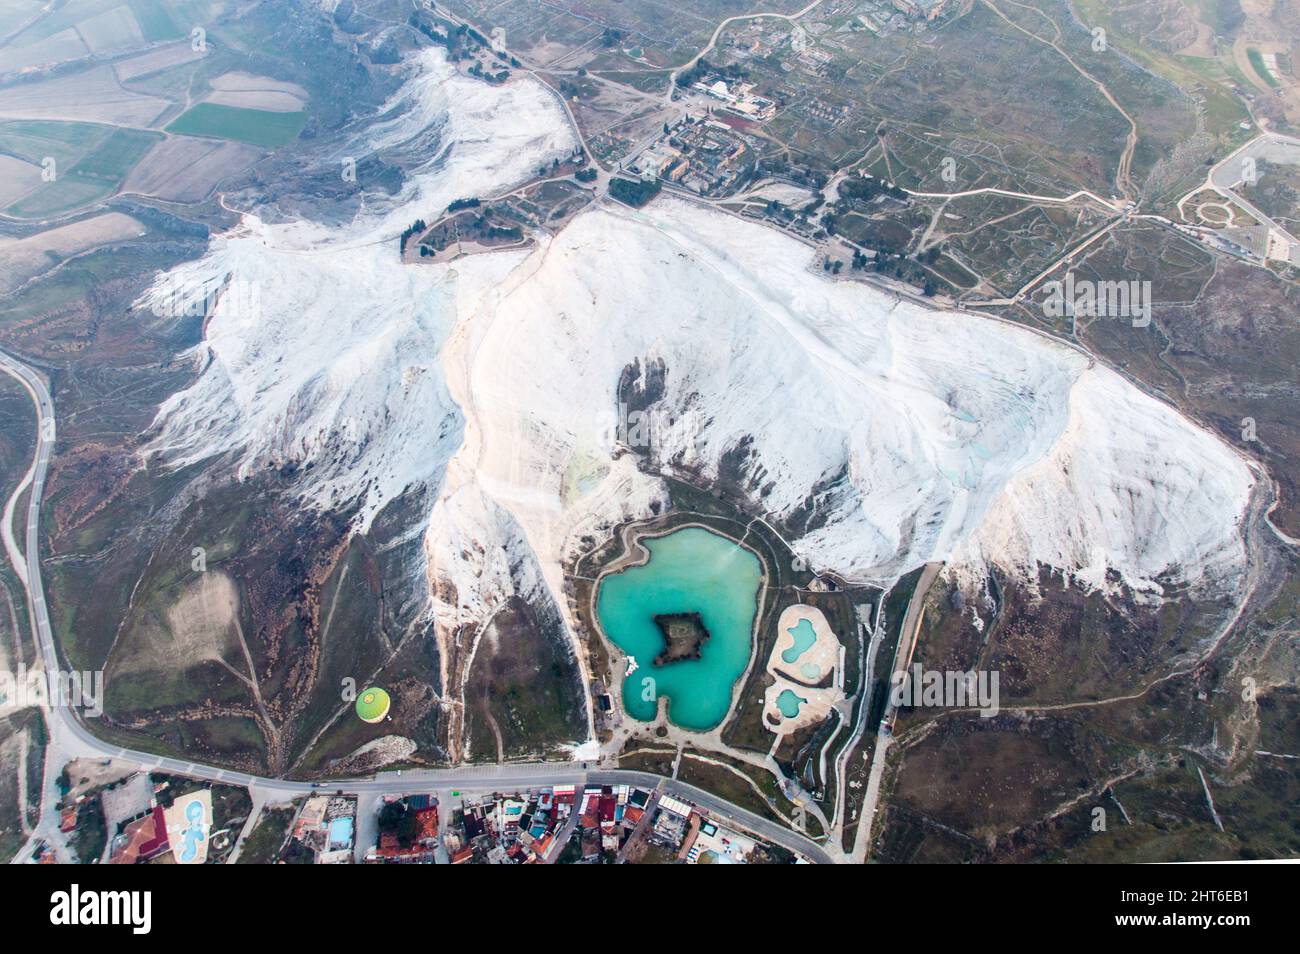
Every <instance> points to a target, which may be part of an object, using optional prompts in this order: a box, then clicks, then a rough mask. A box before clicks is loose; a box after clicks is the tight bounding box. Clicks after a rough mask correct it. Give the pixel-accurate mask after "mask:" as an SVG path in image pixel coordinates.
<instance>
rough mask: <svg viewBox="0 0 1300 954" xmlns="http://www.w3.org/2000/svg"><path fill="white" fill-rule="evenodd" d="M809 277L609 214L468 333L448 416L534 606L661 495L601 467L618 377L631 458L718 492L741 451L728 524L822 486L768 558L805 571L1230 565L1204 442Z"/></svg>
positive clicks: (1232, 531)
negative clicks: (462, 382) (589, 539)
mask: <svg viewBox="0 0 1300 954" xmlns="http://www.w3.org/2000/svg"><path fill="white" fill-rule="evenodd" d="M810 258H811V253H810V252H809V251H808V250H807V249H805V248H804V247H803V246H801V245H799V244H797V243H795V242H793V241H791V240H790V239H788V238H786V237H784V236H782V235H780V234H778V233H775V232H773V231H771V230H768V229H764V228H762V227H761V226H757V225H754V224H751V223H747V222H743V221H741V220H738V219H736V218H733V217H730V216H726V215H723V214H720V213H717V212H715V211H712V210H707V209H702V208H700V207H697V206H693V205H688V204H686V203H683V202H679V201H675V200H667V199H665V200H659V201H658V202H656V203H655V204H654V205H653V206H652V207H651V208H650V209H649V210H647V211H646V212H645V213H632V212H629V211H627V210H622V209H619V208H614V207H611V208H609V209H607V210H604V211H598V212H593V213H589V214H586V215H584V216H582V217H580V218H579V219H578V220H576V221H575V222H573V223H572V224H571V225H570V227H569V228H568V229H566V230H565V231H564V232H563V233H561V234H560V235H559V236H558V237H557V238H556V239H555V240H554V241H553V242H552V243H551V244H550V245H549V247H547V248H545V249H544V250H541V251H539V252H538V253H537V254H536V255H535V256H534V259H535V261H533V262H531V263H525V265H522V266H520V268H521V271H523V270H525V269H526V270H527V273H526V277H524V278H521V279H520V280H518V281H517V283H516V284H515V285H514V286H513V287H512V288H511V289H510V290H509V292H508V293H507V294H504V295H502V296H501V298H500V301H499V303H497V304H496V305H495V306H494V308H493V310H492V313H491V314H490V315H487V316H478V317H476V318H475V319H474V320H476V321H489V322H490V330H488V331H486V332H484V333H483V334H482V337H481V339H480V340H478V341H477V342H476V343H475V345H474V348H475V351H474V354H473V356H472V368H473V371H472V374H471V376H470V387H469V394H468V395H464V396H462V395H459V394H458V395H457V399H458V402H459V403H460V404H461V406H462V407H465V408H467V409H468V410H469V420H470V422H471V423H470V426H471V428H472V429H473V430H475V431H477V432H478V434H479V435H481V441H482V447H481V448H480V449H475V450H474V451H472V453H473V454H474V455H475V457H474V461H475V462H474V464H473V466H472V467H470V468H468V470H469V471H471V472H472V474H473V480H474V481H475V482H476V484H477V486H479V487H480V488H483V489H485V490H486V491H487V492H488V493H490V494H491V495H492V496H493V498H494V499H496V500H497V501H498V502H499V503H500V504H502V505H503V506H504V507H505V508H506V509H507V510H509V511H510V512H511V513H512V514H514V515H515V518H516V519H517V520H518V521H519V522H520V524H521V525H522V526H523V527H524V529H525V531H526V533H527V534H528V539H529V541H530V543H531V544H532V546H533V548H534V549H535V550H536V552H537V553H538V554H539V555H540V556H541V558H542V564H543V567H544V569H545V570H546V572H547V574H548V579H549V580H550V582H551V584H552V586H554V587H558V584H559V573H558V563H559V561H560V560H561V559H562V558H563V557H564V556H565V555H566V554H568V553H570V552H572V551H573V549H574V548H575V546H576V543H575V541H576V538H577V536H578V535H579V534H580V533H581V532H586V531H587V530H589V529H590V528H592V527H599V526H609V525H610V524H611V523H613V522H614V521H616V520H618V519H621V518H623V517H626V516H629V515H637V514H641V515H644V514H648V513H649V504H650V502H651V501H653V500H657V499H660V498H661V497H662V496H663V490H662V488H661V487H659V486H658V482H657V481H656V480H654V479H652V478H649V477H645V476H644V475H640V474H638V473H636V472H635V471H634V470H633V469H631V468H630V467H629V466H627V461H626V459H624V460H619V461H617V462H616V463H615V462H612V461H611V453H610V452H611V449H612V447H613V441H612V438H611V434H612V431H613V428H614V426H615V415H616V406H615V396H614V386H615V384H616V382H617V381H618V378H619V374H620V372H621V371H622V369H623V368H624V367H625V366H627V365H629V364H631V363H633V362H635V361H639V362H641V363H642V364H645V363H647V362H649V361H656V360H661V361H662V362H664V364H665V366H666V378H665V386H664V387H665V397H664V399H663V400H662V401H661V402H659V403H658V404H656V405H655V406H654V407H653V408H652V411H651V426H650V430H651V434H652V445H653V448H654V452H655V457H656V458H657V459H658V460H660V461H670V460H673V459H674V458H676V459H678V460H680V461H682V462H683V463H687V464H691V465H694V466H697V467H703V468H704V469H705V472H706V473H708V474H716V473H717V469H718V466H719V463H720V462H721V460H722V456H723V454H724V453H726V452H727V451H729V450H733V449H735V448H737V447H740V446H742V445H744V444H746V443H747V444H748V447H749V457H748V460H747V464H746V470H747V473H748V475H749V476H750V477H751V481H752V485H753V487H754V488H755V489H754V492H753V494H752V503H753V504H754V506H755V507H757V508H761V509H762V510H764V511H766V512H767V513H769V514H771V515H773V516H775V517H776V518H778V519H784V518H787V517H790V516H791V515H794V514H795V513H796V512H797V511H798V509H799V508H800V507H801V506H803V505H804V504H805V502H806V501H808V500H809V499H810V495H811V494H813V491H814V488H820V490H819V492H818V493H817V494H816V496H815V497H814V498H812V500H811V505H812V507H813V508H815V511H816V513H817V521H816V529H814V530H813V531H812V532H810V533H808V534H806V535H805V536H803V537H802V538H801V539H798V540H795V541H792V542H793V544H794V546H795V547H796V549H798V550H799V551H801V552H802V553H803V554H804V555H805V556H807V557H808V558H809V560H810V561H811V562H812V563H813V564H814V565H816V566H818V567H821V568H825V569H831V570H835V571H837V572H840V573H842V574H844V575H846V576H848V577H851V578H861V579H870V580H879V581H886V580H889V579H892V578H893V577H895V576H896V575H898V574H899V573H900V572H903V571H905V570H906V569H909V568H911V567H914V566H916V565H918V564H919V563H922V562H924V561H927V560H935V559H944V560H948V561H950V562H955V563H958V564H965V565H968V566H969V567H970V568H971V569H972V570H975V569H977V568H978V569H981V570H982V568H983V567H984V566H985V565H987V564H989V563H996V564H999V565H1001V566H1003V567H1004V568H1007V569H1012V570H1015V569H1019V570H1022V571H1025V572H1027V573H1032V572H1033V570H1034V568H1035V566H1036V564H1038V563H1043V564H1047V565H1050V566H1055V567H1059V568H1062V569H1065V570H1067V571H1070V572H1073V573H1075V574H1076V576H1077V577H1078V578H1079V579H1080V580H1081V581H1082V582H1085V583H1088V584H1092V585H1102V584H1104V582H1105V571H1106V569H1110V570H1113V571H1114V572H1116V573H1118V574H1119V575H1120V576H1121V577H1122V578H1123V579H1124V581H1125V582H1126V583H1128V584H1129V585H1130V586H1132V587H1134V588H1137V589H1152V588H1154V586H1155V580H1156V578H1157V577H1161V576H1169V577H1171V578H1176V579H1180V580H1185V581H1188V582H1191V583H1196V582H1198V581H1207V580H1210V579H1218V578H1221V577H1223V576H1225V575H1230V574H1231V573H1232V572H1234V571H1235V570H1236V569H1237V568H1238V567H1239V566H1240V565H1241V561H1242V559H1243V552H1242V546H1241V542H1240V538H1239V534H1238V529H1237V521H1238V518H1239V516H1240V514H1241V513H1242V512H1243V510H1244V508H1245V506H1246V502H1247V497H1248V494H1249V488H1250V484H1251V478H1250V475H1249V472H1248V471H1247V469H1246V468H1245V466H1244V465H1243V464H1242V463H1241V462H1240V460H1239V459H1238V458H1237V457H1236V456H1235V455H1234V454H1233V453H1232V452H1231V451H1230V450H1228V449H1227V448H1226V447H1225V446H1224V445H1223V444H1222V443H1221V442H1220V441H1218V440H1217V439H1216V438H1214V437H1213V436H1211V435H1209V434H1207V433H1205V432H1202V431H1200V430H1198V429H1196V428H1194V427H1192V426H1191V425H1189V424H1188V423H1187V422H1186V421H1185V420H1184V419H1182V418H1181V417H1180V416H1178V415H1177V414H1175V413H1174V412H1173V411H1171V410H1170V409H1168V408H1167V407H1165V406H1164V405H1162V404H1159V403H1158V402H1156V401H1154V400H1152V399H1150V398H1148V397H1147V396H1145V395H1144V394H1142V393H1141V392H1140V391H1138V390H1137V389H1136V388H1134V387H1132V386H1131V385H1129V384H1127V383H1126V382H1125V381H1123V379H1121V378H1120V377H1119V376H1117V375H1116V374H1114V373H1113V372H1110V371H1108V370H1106V369H1104V368H1102V367H1099V366H1090V364H1089V361H1088V359H1087V358H1086V357H1085V356H1083V355H1080V354H1079V353H1077V352H1075V351H1073V350H1071V349H1068V348H1066V347H1064V346H1061V345H1058V344H1055V343H1053V342H1051V341H1049V340H1047V339H1045V338H1043V337H1041V336H1038V335H1035V334H1032V333H1030V332H1028V331H1025V330H1022V329H1018V328H1015V327H1012V326H1009V325H1007V324H1004V323H1000V322H996V321H992V320H987V319H982V318H979V317H975V316H972V315H969V314H947V313H943V312H939V311H933V310H929V309H924V308H921V307H919V306H916V305H912V304H906V303H895V302H891V301H889V300H888V299H887V298H885V297H884V296H883V295H881V294H880V293H878V292H876V291H874V290H871V289H869V288H867V287H864V286H862V285H850V284H848V283H834V282H830V281H827V280H825V279H823V278H822V277H821V276H820V275H818V274H816V273H814V272H811V271H810V270H809V269H808V265H809V264H810ZM470 443H471V444H472V443H473V441H471V442H470ZM462 453H465V452H462ZM575 471H576V472H580V473H582V474H585V475H586V476H585V479H583V480H575V479H573V478H572V475H573V474H574V473H575ZM437 523H438V521H437V520H436V519H435V520H434V527H433V528H432V530H431V534H432V537H431V539H433V540H434V541H436V539H437V536H436V535H437ZM435 546H436V543H435Z"/></svg>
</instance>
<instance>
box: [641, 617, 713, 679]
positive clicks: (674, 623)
mask: <svg viewBox="0 0 1300 954" xmlns="http://www.w3.org/2000/svg"><path fill="white" fill-rule="evenodd" d="M654 619H655V625H656V626H658V627H659V631H660V632H661V633H663V634H664V641H665V642H666V643H667V644H668V645H667V646H666V647H665V649H664V651H663V652H661V653H660V654H659V655H658V656H656V657H655V665H656V666H665V665H667V664H668V663H671V662H679V661H680V660H683V659H699V658H700V650H701V649H703V647H704V643H705V641H706V640H707V639H708V638H709V631H708V629H707V628H705V625H704V619H703V618H702V617H701V616H700V614H699V613H660V614H658V615H656V616H655V618H654Z"/></svg>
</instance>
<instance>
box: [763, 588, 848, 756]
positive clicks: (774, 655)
mask: <svg viewBox="0 0 1300 954" xmlns="http://www.w3.org/2000/svg"><path fill="white" fill-rule="evenodd" d="M805 619H806V620H807V621H808V622H809V623H810V624H811V625H812V629H813V635H814V636H815V637H816V638H815V639H814V640H813V643H812V645H811V646H809V647H808V648H806V649H805V650H804V651H803V652H801V653H800V654H799V655H798V656H796V657H795V658H794V661H793V662H786V661H785V659H784V653H785V652H786V651H787V650H791V651H792V650H793V649H794V647H795V638H794V634H793V633H791V630H792V629H795V628H796V627H798V625H799V621H800V620H805ZM776 628H777V637H776V643H775V644H774V645H773V646H772V651H771V653H769V654H768V657H767V672H768V674H769V675H770V676H771V677H772V678H773V680H774V682H773V684H772V685H770V686H768V687H767V691H766V692H765V693H764V694H763V724H764V725H765V726H767V728H768V730H769V731H771V732H774V733H775V734H777V735H785V734H787V733H789V732H793V731H795V730H796V729H801V728H803V727H804V726H807V725H812V724H814V723H817V722H821V721H822V720H823V719H825V718H826V717H827V716H829V715H830V712H831V709H832V708H833V707H834V706H835V705H836V704H837V703H839V702H841V701H842V700H843V699H844V647H843V645H842V644H841V643H840V641H839V639H838V637H836V635H835V631H834V630H832V629H831V627H830V624H829V623H827V622H826V616H825V615H824V614H823V613H822V611H821V610H819V609H817V607H815V606H809V605H807V604H806V603H793V604H791V605H790V606H787V607H786V608H785V609H783V610H782V611H781V616H780V619H778V620H777V624H776ZM805 666H807V667H809V668H808V669H807V670H805V668H804V667H805ZM812 667H816V670H817V671H816V674H815V675H814V674H813V673H812ZM828 678H829V680H830V682H829V684H826V682H827V679H828ZM786 690H789V691H791V692H793V693H794V694H795V695H796V696H798V697H799V698H800V699H803V700H804V702H803V703H802V704H801V705H800V706H799V712H798V714H797V715H795V716H793V717H787V716H786V715H784V714H783V713H782V712H781V707H780V706H779V705H778V704H777V700H778V699H779V698H780V697H781V693H783V692H785V691H786Z"/></svg>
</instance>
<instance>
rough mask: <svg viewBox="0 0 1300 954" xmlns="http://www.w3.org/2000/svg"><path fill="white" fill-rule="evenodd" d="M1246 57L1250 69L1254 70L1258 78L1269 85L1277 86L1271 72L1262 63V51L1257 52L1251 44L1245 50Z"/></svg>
mask: <svg viewBox="0 0 1300 954" xmlns="http://www.w3.org/2000/svg"><path fill="white" fill-rule="evenodd" d="M1246 58H1247V59H1249V60H1250V66H1251V69H1253V70H1254V71H1255V73H1256V75H1257V76H1259V78H1260V79H1262V80H1263V81H1264V82H1265V83H1267V84H1268V85H1269V86H1273V87H1276V86H1277V80H1275V79H1274V78H1273V74H1272V73H1271V72H1270V71H1269V68H1268V67H1267V66H1265V65H1264V54H1263V53H1261V52H1259V50H1257V49H1255V47H1253V46H1252V47H1251V48H1250V49H1248V50H1247V51H1246Z"/></svg>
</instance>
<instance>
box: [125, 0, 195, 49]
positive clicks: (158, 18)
mask: <svg viewBox="0 0 1300 954" xmlns="http://www.w3.org/2000/svg"><path fill="white" fill-rule="evenodd" d="M130 6H131V12H132V13H134V14H135V19H136V22H137V23H139V24H140V31H141V32H142V33H144V38H145V39H146V40H148V41H149V42H151V43H157V42H158V41H160V40H174V39H177V38H178V37H180V36H181V34H182V31H181V29H180V27H178V26H177V25H176V21H175V20H173V19H172V16H171V14H170V13H168V12H167V8H166V7H165V6H163V4H162V2H161V0H130Z"/></svg>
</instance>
